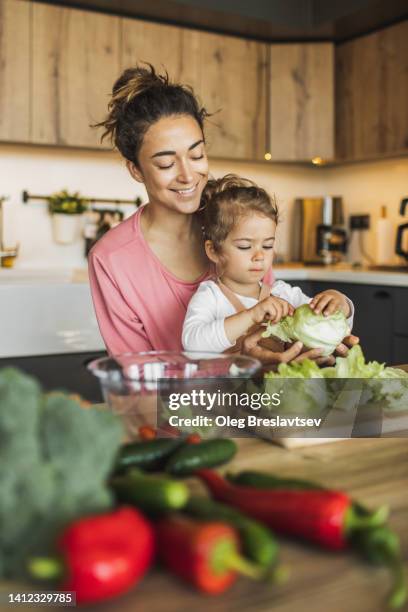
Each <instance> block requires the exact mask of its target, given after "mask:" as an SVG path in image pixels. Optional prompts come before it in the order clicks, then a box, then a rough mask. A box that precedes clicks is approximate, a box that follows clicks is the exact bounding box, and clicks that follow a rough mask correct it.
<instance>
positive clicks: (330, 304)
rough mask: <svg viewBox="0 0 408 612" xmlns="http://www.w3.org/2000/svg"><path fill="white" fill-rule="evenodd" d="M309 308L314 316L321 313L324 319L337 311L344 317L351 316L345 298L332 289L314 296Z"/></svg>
mask: <svg viewBox="0 0 408 612" xmlns="http://www.w3.org/2000/svg"><path fill="white" fill-rule="evenodd" d="M309 306H310V308H311V309H312V310H313V311H314V312H315V313H316V314H320V313H323V314H324V316H325V317H327V316H328V315H331V314H333V313H334V312H336V311H337V310H340V311H341V312H343V313H344V314H345V315H346V317H349V316H350V314H351V313H350V305H349V303H348V301H347V299H346V296H345V295H343V293H340V291H335V290H334V289H327V291H322V292H321V293H318V294H317V295H315V296H314V298H313V299H312V301H311V302H310V304H309Z"/></svg>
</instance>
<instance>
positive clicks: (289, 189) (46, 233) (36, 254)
mask: <svg viewBox="0 0 408 612" xmlns="http://www.w3.org/2000/svg"><path fill="white" fill-rule="evenodd" d="M210 166H211V172H212V174H213V175H214V176H215V177H218V176H222V175H223V174H226V173H227V172H235V173H237V174H240V175H242V176H245V177H247V178H251V179H252V180H254V181H256V182H258V183H259V184H260V185H262V186H263V187H265V188H266V189H267V190H268V191H270V192H271V193H274V194H275V195H276V197H277V200H278V204H279V207H280V211H281V219H282V223H281V224H280V226H279V230H278V242H277V254H278V256H279V257H280V258H283V259H285V260H287V259H290V255H291V254H290V239H289V237H290V231H291V229H290V228H291V218H292V212H293V200H294V198H295V197H300V196H320V195H325V194H327V195H341V196H342V197H343V201H344V208H345V212H346V215H347V216H348V215H350V214H370V216H371V229H370V230H369V231H368V232H366V233H365V234H364V241H365V248H366V250H367V251H368V253H369V254H371V255H374V253H375V223H376V220H377V219H378V217H379V215H380V209H381V206H382V205H386V206H387V209H388V215H389V218H390V219H391V221H392V223H393V225H394V226H396V225H398V224H399V223H402V222H403V221H402V218H401V217H400V216H399V214H398V210H399V202H400V200H401V198H402V197H404V196H408V181H407V176H408V158H398V159H393V160H383V161H377V162H370V163H359V164H349V165H344V166H336V167H332V168H319V167H312V166H311V167H307V166H300V165H293V164H272V163H271V164H270V165H268V164H267V163H264V164H261V163H258V164H256V163H244V162H236V161H233V162H229V161H228V160H211V163H210ZM62 188H67V189H68V190H70V191H80V193H81V194H82V195H83V196H87V197H103V198H123V199H134V198H136V197H137V196H140V197H141V198H142V201H146V192H145V190H144V188H143V186H142V185H140V184H139V183H136V182H135V181H133V180H132V179H131V178H130V177H129V175H128V173H127V170H126V167H125V165H124V163H123V161H122V160H121V159H120V157H119V156H118V155H117V154H116V153H113V152H112V153H110V152H106V151H100V152H99V151H88V150H72V149H62V148H61V149H58V148H46V147H44V148H43V147H34V146H22V145H0V195H6V196H9V201H8V202H7V205H6V207H5V243H6V244H5V246H9V244H8V243H12V242H14V241H15V240H18V241H19V242H20V253H19V257H18V261H17V263H16V266H18V267H24V268H73V267H76V268H78V267H84V266H85V265H86V259H85V257H84V244H83V240H81V241H78V242H77V243H74V244H72V245H58V244H56V243H54V242H53V239H52V235H51V221H50V217H49V215H48V212H47V207H46V205H45V204H44V203H41V202H35V201H34V202H30V203H29V204H23V203H22V200H21V194H22V191H23V190H24V189H26V190H28V191H29V192H30V193H34V194H44V195H48V194H51V193H53V192H55V191H58V190H60V189H62ZM132 210H133V209H132V208H130V207H124V208H123V211H124V212H125V214H130V213H131V212H132ZM393 238H394V236H393ZM10 246H13V245H12V244H10ZM352 249H353V245H352ZM350 257H351V258H353V250H352V252H351V254H350Z"/></svg>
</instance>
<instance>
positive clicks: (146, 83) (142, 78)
mask: <svg viewBox="0 0 408 612" xmlns="http://www.w3.org/2000/svg"><path fill="white" fill-rule="evenodd" d="M145 65H146V68H145V67H143V66H136V67H135V68H127V69H126V70H125V71H124V72H123V73H122V74H121V75H120V77H119V78H118V79H117V81H115V83H114V85H113V88H112V98H111V100H110V102H109V108H112V107H113V106H115V105H116V104H122V103H125V104H128V103H129V102H131V101H132V100H133V99H134V98H135V97H136V96H139V95H140V94H142V93H145V92H146V91H147V90H148V89H151V88H152V87H163V86H164V87H166V86H167V85H169V75H168V73H167V72H166V71H165V72H164V73H163V74H158V73H157V72H156V70H155V69H154V66H152V65H151V64H148V63H146V64H145Z"/></svg>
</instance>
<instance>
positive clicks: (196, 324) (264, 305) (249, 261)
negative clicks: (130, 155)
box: [182, 174, 353, 353]
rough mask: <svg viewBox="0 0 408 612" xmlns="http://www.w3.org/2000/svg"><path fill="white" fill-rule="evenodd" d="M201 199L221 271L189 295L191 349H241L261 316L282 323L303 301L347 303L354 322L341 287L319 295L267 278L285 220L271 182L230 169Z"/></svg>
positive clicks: (337, 306) (211, 254) (316, 306)
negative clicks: (251, 178)
mask: <svg viewBox="0 0 408 612" xmlns="http://www.w3.org/2000/svg"><path fill="white" fill-rule="evenodd" d="M202 206H203V218H204V223H203V224H204V234H205V250H206V253H207V256H208V258H209V259H210V260H211V261H212V262H213V263H214V264H215V270H216V275H215V278H214V280H207V281H205V282H203V283H201V284H200V286H199V288H198V289H197V291H196V293H195V294H194V295H193V297H192V299H191V301H190V303H189V306H188V309H187V314H186V318H185V320H184V326H183V334H182V342H183V346H184V349H185V350H197V351H215V352H220V353H221V352H225V351H227V352H239V350H240V347H241V344H242V340H243V338H244V337H245V336H246V335H247V334H249V333H251V332H253V331H254V329H256V328H258V326H259V324H261V323H262V322H266V321H267V320H271V321H272V322H274V323H277V322H278V321H280V319H282V318H283V317H285V316H286V315H292V314H293V312H294V309H295V308H297V307H298V306H301V305H302V304H310V306H311V308H313V310H314V312H316V313H321V312H323V314H326V315H328V314H331V313H333V312H335V311H336V310H341V311H342V312H344V314H345V315H346V317H348V318H349V325H350V328H351V324H352V317H353V304H352V303H351V302H350V300H348V298H347V297H346V296H345V295H343V294H342V293H340V292H339V291H334V290H331V289H330V290H327V291H323V292H322V293H319V294H318V295H316V296H315V297H314V298H313V299H312V298H310V297H308V296H307V295H305V294H304V293H303V292H302V291H301V289H300V288H299V287H292V286H291V285H289V284H288V283H285V282H283V281H275V282H274V283H273V285H272V287H271V286H270V285H268V284H266V283H262V282H261V279H262V278H264V276H265V275H266V273H267V272H268V271H269V270H270V268H271V266H272V260H273V249H274V243H275V232H276V226H277V223H278V209H277V206H276V203H275V201H274V199H272V198H270V197H269V195H268V194H267V193H266V191H265V190H264V189H261V188H260V187H257V186H256V185H255V183H253V182H252V181H249V180H247V179H243V178H240V177H238V176H235V175H233V174H228V175H226V176H224V177H223V178H221V179H218V180H210V181H209V182H208V184H207V186H206V187H205V189H204V192H203V195H202ZM280 350H283V349H282V348H281V349H280Z"/></svg>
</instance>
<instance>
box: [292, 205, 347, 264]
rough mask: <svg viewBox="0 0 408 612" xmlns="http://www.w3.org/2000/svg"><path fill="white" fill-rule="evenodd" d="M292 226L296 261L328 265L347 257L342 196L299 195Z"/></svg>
mask: <svg viewBox="0 0 408 612" xmlns="http://www.w3.org/2000/svg"><path fill="white" fill-rule="evenodd" d="M293 230H294V231H293V233H292V236H293V249H292V252H293V254H294V260H295V261H302V262H303V263H305V264H316V265H328V264H334V263H338V262H340V261H342V260H343V259H344V255H345V253H346V250H347V232H346V230H345V228H344V212H343V201H342V198H341V197H338V196H336V197H334V196H324V197H321V198H297V199H296V200H295V211H294V227H293Z"/></svg>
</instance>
